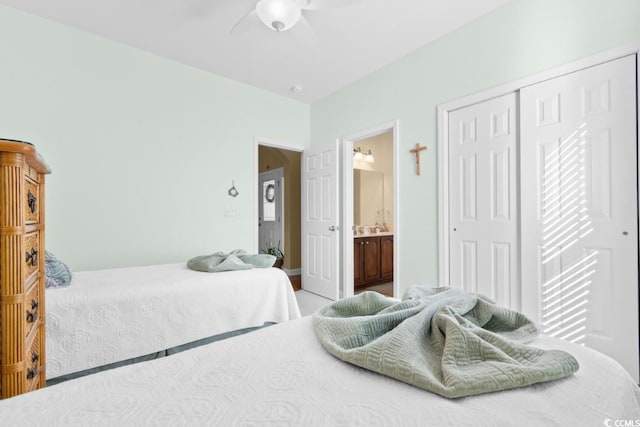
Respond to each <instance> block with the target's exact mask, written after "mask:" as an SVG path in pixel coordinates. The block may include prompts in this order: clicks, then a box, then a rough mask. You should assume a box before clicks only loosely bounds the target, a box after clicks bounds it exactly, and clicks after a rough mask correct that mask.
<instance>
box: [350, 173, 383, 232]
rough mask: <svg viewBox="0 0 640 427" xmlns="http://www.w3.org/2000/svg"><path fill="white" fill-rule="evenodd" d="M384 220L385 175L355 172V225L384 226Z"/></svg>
mask: <svg viewBox="0 0 640 427" xmlns="http://www.w3.org/2000/svg"><path fill="white" fill-rule="evenodd" d="M383 222H385V218H384V173H382V172H378V171H369V170H363V169H354V170H353V223H354V224H355V225H375V224H376V223H378V224H380V225H382V223H383Z"/></svg>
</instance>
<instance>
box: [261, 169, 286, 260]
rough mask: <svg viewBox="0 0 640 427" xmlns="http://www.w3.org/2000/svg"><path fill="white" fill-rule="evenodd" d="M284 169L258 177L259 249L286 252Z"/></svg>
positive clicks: (263, 173) (264, 173)
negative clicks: (277, 249)
mask: <svg viewBox="0 0 640 427" xmlns="http://www.w3.org/2000/svg"><path fill="white" fill-rule="evenodd" d="M283 174H284V169H283V168H278V169H274V170H271V171H268V172H262V173H261V174H260V175H259V177H258V183H259V185H258V188H259V189H260V191H259V195H258V230H259V232H258V248H259V249H260V251H261V252H264V251H266V250H267V249H268V248H273V247H278V248H280V249H281V250H283V251H284V247H283V244H284V228H283V224H284V218H283V216H284V215H283V213H284V197H283V196H284V194H283V188H284V186H283Z"/></svg>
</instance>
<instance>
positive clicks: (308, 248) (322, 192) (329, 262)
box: [302, 142, 339, 300]
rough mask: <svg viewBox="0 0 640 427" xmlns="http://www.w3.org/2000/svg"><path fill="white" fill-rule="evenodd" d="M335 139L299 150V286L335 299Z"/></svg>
mask: <svg viewBox="0 0 640 427" xmlns="http://www.w3.org/2000/svg"><path fill="white" fill-rule="evenodd" d="M338 209H339V206H338V143H337V142H336V143H334V144H332V145H330V146H327V147H324V148H312V149H309V150H305V151H304V152H303V153H302V288H303V289H304V290H306V291H309V292H313V293H315V294H318V295H321V296H323V297H326V298H329V299H332V300H337V299H338V292H339V280H338V243H339V233H338Z"/></svg>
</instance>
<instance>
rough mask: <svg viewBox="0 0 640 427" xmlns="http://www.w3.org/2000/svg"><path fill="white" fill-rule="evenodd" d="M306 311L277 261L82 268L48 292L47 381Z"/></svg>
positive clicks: (88, 371) (98, 368)
mask: <svg viewBox="0 0 640 427" xmlns="http://www.w3.org/2000/svg"><path fill="white" fill-rule="evenodd" d="M299 317H300V311H299V309H298V305H297V302H296V298H295V294H294V292H293V289H292V287H291V283H290V281H289V278H288V277H287V275H286V274H285V273H284V272H283V271H282V270H280V269H277V268H256V269H250V270H241V271H226V272H220V273H202V272H197V271H193V270H190V269H188V268H187V267H186V265H185V264H184V263H180V264H165V265H154V266H145V267H129V268H117V269H110V270H99V271H85V272H77V273H74V275H73V280H72V284H71V285H70V286H68V287H66V288H54V289H47V292H46V335H47V340H46V364H47V367H46V368H47V369H46V372H47V382H48V384H53V383H56V382H60V381H62V380H66V379H69V378H73V377H77V376H81V375H84V374H86V373H93V372H95V371H97V370H100V369H103V368H104V367H113V366H117V365H119V364H122V363H132V362H135V361H139V360H144V359H149V358H155V357H158V356H159V355H162V353H167V352H169V353H170V352H171V351H172V349H176V348H177V349H181V348H183V346H185V345H186V346H189V345H195V344H198V343H203V342H207V341H210V340H215V339H219V338H222V337H226V336H228V335H229V334H233V333H236V332H241V331H246V330H249V329H252V328H257V327H261V326H263V325H264V324H265V323H266V324H270V323H280V322H285V321H288V320H292V319H297V318H299Z"/></svg>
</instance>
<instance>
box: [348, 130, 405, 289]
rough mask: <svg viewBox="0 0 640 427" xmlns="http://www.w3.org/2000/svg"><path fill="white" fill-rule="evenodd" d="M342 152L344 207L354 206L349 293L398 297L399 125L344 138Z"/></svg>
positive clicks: (351, 222)
mask: <svg viewBox="0 0 640 427" xmlns="http://www.w3.org/2000/svg"><path fill="white" fill-rule="evenodd" d="M344 155H345V159H347V160H348V161H345V165H344V167H345V180H344V182H345V193H344V194H345V205H347V206H348V205H351V207H352V209H345V213H344V215H345V225H351V227H350V229H351V231H352V233H348V232H345V242H344V247H345V261H344V262H345V271H346V272H350V273H351V274H349V273H346V274H345V282H346V286H345V296H348V295H354V294H359V293H361V292H364V291H376V292H379V293H381V294H383V295H386V296H389V297H393V296H397V285H396V284H395V283H396V281H397V275H396V272H397V265H396V264H397V262H396V261H397V257H396V248H397V220H396V217H397V213H396V206H397V203H396V199H397V184H396V181H397V166H396V127H395V125H387V126H383V127H381V128H378V129H375V130H372V131H370V132H366V133H364V134H362V135H359V136H357V137H353V138H350V139H348V140H345V153H344ZM349 190H351V191H349ZM347 198H350V200H346V199H347ZM346 231H348V230H346ZM349 246H350V247H349ZM351 251H353V252H352V254H351V253H350V252H351ZM349 261H351V262H349Z"/></svg>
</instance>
